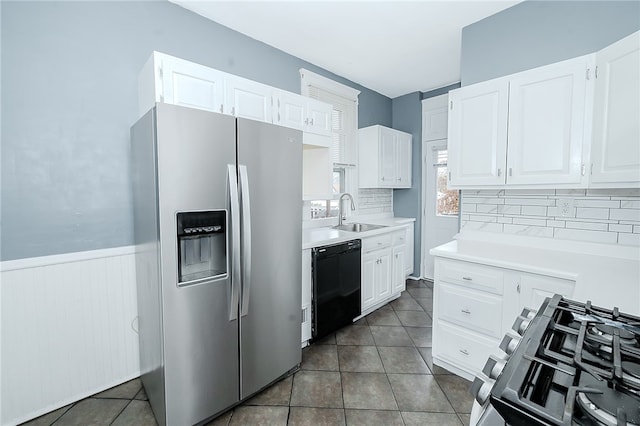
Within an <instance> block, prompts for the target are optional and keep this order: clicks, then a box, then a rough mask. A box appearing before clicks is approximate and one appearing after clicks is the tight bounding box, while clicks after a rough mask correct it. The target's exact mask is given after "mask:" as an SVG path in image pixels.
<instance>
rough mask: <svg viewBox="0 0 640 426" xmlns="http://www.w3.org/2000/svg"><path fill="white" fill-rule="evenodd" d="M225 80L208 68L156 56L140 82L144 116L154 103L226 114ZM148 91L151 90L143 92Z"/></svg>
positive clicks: (152, 58) (158, 54) (141, 76)
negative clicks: (146, 89)
mask: <svg viewBox="0 0 640 426" xmlns="http://www.w3.org/2000/svg"><path fill="white" fill-rule="evenodd" d="M224 76H225V74H224V73H222V72H220V71H217V70H215V69H212V68H209V67H205V66H204V65H199V64H196V63H193V62H189V61H185V60H183V59H179V58H174V57H172V56H169V55H164V54H162V53H159V52H154V53H153V55H152V56H151V58H149V61H148V62H147V64H146V65H145V67H144V68H143V70H142V72H141V74H140V78H139V80H140V81H139V85H140V107H141V111H140V113H141V114H143V113H145V112H146V111H148V110H149V109H150V108H151V107H152V106H153V102H166V103H169V104H174V105H182V106H186V107H191V108H198V109H204V110H207V111H214V112H223V103H224V101H223V98H224ZM152 82H155V83H152ZM151 86H153V88H152V89H151ZM144 87H147V88H149V90H148V91H144V92H143V88H144ZM151 100H153V101H151Z"/></svg>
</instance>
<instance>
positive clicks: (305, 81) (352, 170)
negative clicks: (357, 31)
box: [299, 68, 360, 226]
mask: <svg viewBox="0 0 640 426" xmlns="http://www.w3.org/2000/svg"><path fill="white" fill-rule="evenodd" d="M299 71H300V94H301V95H302V96H307V97H311V96H310V93H311V91H312V89H311V88H312V87H313V88H317V89H320V90H323V91H326V92H330V93H332V94H333V95H335V96H339V97H342V98H344V99H345V100H347V101H349V102H353V103H354V111H353V115H354V116H353V120H354V123H353V126H354V128H353V133H354V134H353V140H352V141H350V142H347V143H351V144H352V146H351V147H350V149H351V150H352V153H353V161H354V164H343V163H336V162H334V163H333V170H334V171H336V170H338V169H340V170H342V171H343V176H344V177H343V179H344V185H343V188H342V189H343V192H348V193H350V194H351V195H352V196H353V197H355V198H357V192H358V173H357V171H358V170H357V158H358V95H359V94H360V91H359V90H356V89H354V88H352V87H349V86H346V85H344V84H342V83H338V82H337V81H334V80H331V79H329V78H327V77H323V76H321V75H319V74H316V73H314V72H312V71H309V70H307V69H304V68H300V70H299ZM319 100H321V101H323V102H326V101H325V100H323V99H319ZM339 197H340V194H336V195H334V196H333V197H332V198H331V199H328V200H326V202H327V206H329V203H330V201H332V200H337V199H338V198H339ZM313 201H319V200H313ZM357 208H358V204H357V203H356V211H348V212H347V216H350V215H352V214H354V213H356V212H357ZM306 220H309V221H312V222H313V223H314V225H315V224H318V225H319V226H323V225H332V224H335V223H337V222H338V218H337V216H330V217H324V218H316V219H312V218H311V215H309V217H308V218H307V219H306Z"/></svg>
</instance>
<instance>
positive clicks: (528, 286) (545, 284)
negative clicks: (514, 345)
mask: <svg viewBox="0 0 640 426" xmlns="http://www.w3.org/2000/svg"><path fill="white" fill-rule="evenodd" d="M575 285H576V283H575V281H570V280H565V279H561V278H555V277H548V276H545V275H537V274H528V273H525V272H523V273H521V274H520V283H519V284H518V291H519V292H520V310H522V309H523V308H532V309H535V310H538V308H540V305H541V304H542V302H544V299H545V298H547V297H553V295H554V294H561V295H562V296H564V297H568V298H571V296H573V290H574V288H575ZM505 325H506V324H505ZM508 325H509V326H511V324H508Z"/></svg>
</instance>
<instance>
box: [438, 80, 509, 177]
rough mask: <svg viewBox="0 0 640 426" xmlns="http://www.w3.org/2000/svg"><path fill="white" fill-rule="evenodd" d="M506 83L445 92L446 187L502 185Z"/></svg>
mask: <svg viewBox="0 0 640 426" xmlns="http://www.w3.org/2000/svg"><path fill="white" fill-rule="evenodd" d="M508 89H509V82H508V80H505V79H499V80H491V81H488V82H485V83H479V84H475V85H473V86H467V87H464V88H460V89H457V90H453V91H451V92H449V102H450V110H449V141H448V150H449V153H448V154H449V160H448V168H449V171H450V173H451V174H450V179H449V180H450V182H449V187H450V188H455V187H460V186H465V185H467V186H473V185H500V184H504V183H505V178H504V164H505V158H506V153H507V113H508V96H509V90H508Z"/></svg>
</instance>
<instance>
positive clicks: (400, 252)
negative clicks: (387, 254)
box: [391, 244, 406, 293]
mask: <svg viewBox="0 0 640 426" xmlns="http://www.w3.org/2000/svg"><path fill="white" fill-rule="evenodd" d="M391 256H392V258H391V261H392V265H391V271H392V275H393V277H392V291H393V293H401V292H403V291H404V290H405V287H406V284H405V245H404V244H401V245H400V244H399V245H395V246H394V247H393V251H392V255H391Z"/></svg>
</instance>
